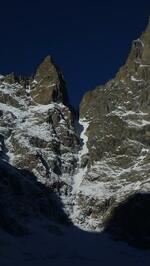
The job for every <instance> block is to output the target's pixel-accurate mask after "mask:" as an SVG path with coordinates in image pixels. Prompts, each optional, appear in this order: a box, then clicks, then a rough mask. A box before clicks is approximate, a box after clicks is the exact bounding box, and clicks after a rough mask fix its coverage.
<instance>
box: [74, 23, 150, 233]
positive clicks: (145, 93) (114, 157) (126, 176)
mask: <svg viewBox="0 0 150 266" xmlns="http://www.w3.org/2000/svg"><path fill="white" fill-rule="evenodd" d="M80 121H81V124H83V126H84V125H86V130H85V132H84V136H83V137H84V139H83V141H85V142H86V152H84V156H81V158H80V165H81V166H82V162H83V161H85V158H86V164H85V165H84V168H83V167H81V166H80V168H79V172H78V174H77V177H78V176H80V173H82V174H81V175H82V177H80V184H79V186H78V189H77V192H76V206H77V207H76V214H77V215H76V220H77V223H80V224H81V226H82V225H83V227H87V228H90V229H94V230H95V229H97V230H98V229H101V228H103V227H105V223H106V221H107V219H109V216H110V215H111V212H112V210H113V208H115V207H116V206H117V205H118V204H119V203H120V202H121V201H122V200H125V199H126V198H127V197H129V196H130V195H132V194H134V193H135V192H137V191H138V192H139V191H142V192H144V191H149V190H150V23H149V24H148V26H147V28H146V31H145V32H144V33H143V34H142V35H141V37H140V38H139V39H137V40H135V41H134V42H133V44H132V47H131V52H130V54H129V57H128V59H127V62H126V63H125V65H124V66H123V67H121V69H120V70H119V72H118V73H117V75H116V77H115V78H114V79H112V80H110V81H109V82H108V83H106V84H105V85H104V86H97V87H96V89H95V90H93V91H89V92H87V93H86V94H85V96H84V97H83V100H82V103H81V106H80ZM84 146H85V145H84Z"/></svg>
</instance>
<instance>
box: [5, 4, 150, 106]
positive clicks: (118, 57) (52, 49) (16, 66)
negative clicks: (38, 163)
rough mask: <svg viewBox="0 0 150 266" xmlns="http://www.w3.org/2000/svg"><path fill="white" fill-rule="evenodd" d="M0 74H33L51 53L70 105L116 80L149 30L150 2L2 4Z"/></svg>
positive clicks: (76, 103) (77, 102)
mask: <svg viewBox="0 0 150 266" xmlns="http://www.w3.org/2000/svg"><path fill="white" fill-rule="evenodd" d="M0 11H1V12H0V34H1V37H0V73H1V74H6V73H9V72H12V71H14V72H15V73H16V74H21V75H30V74H32V73H34V71H35V68H36V66H37V65H38V64H39V63H40V62H41V60H42V59H43V58H44V57H45V56H46V55H48V54H51V55H53V57H54V60H55V62H56V63H57V64H58V65H59V67H60V68H61V69H62V70H63V73H64V76H65V79H66V81H67V85H68V91H69V96H70V100H71V103H72V104H73V105H75V106H77V105H78V104H79V102H80V100H81V97H82V95H83V93H84V92H85V91H87V90H89V89H92V88H94V87H95V86H96V85H98V84H103V83H104V82H106V81H107V80H109V79H110V78H112V77H113V76H114V75H115V73H116V71H117V70H118V68H119V67H120V66H121V65H122V64H123V63H124V62H125V59H126V57H127V54H128V52H129V49H130V45H131V41H132V40H133V39H135V38H137V37H138V36H139V34H140V33H141V32H142V31H143V30H144V29H145V26H146V24H147V21H148V16H149V15H150V1H149V0H142V1H138V0H137V1H135V0H126V1H121V0H120V1H115V0H114V1H113V0H112V1H111V0H109V1H108V0H105V1H104V0H102V1H101V0H97V1H95V0H92V1H91V0H86V1H85V0H80V1H79V0H76V1H74V0H70V1H68V0H64V1H63V0H62V1H61V0H53V1H51V0H49V1H48V0H47V1H45V0H43V1H41V0H36V1H34V0H30V1H29V0H26V1H21V0H20V1H17V0H13V1H2V2H1V4H0Z"/></svg>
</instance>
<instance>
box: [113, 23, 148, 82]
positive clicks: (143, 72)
mask: <svg viewBox="0 0 150 266" xmlns="http://www.w3.org/2000/svg"><path fill="white" fill-rule="evenodd" d="M132 75H134V76H138V78H139V79H143V78H144V79H145V78H146V77H149V75H150V18H149V21H148V25H147V27H146V29H145V31H144V32H143V33H142V34H141V36H140V37H139V38H138V39H137V40H134V41H133V42H132V46H131V51H130V53H129V56H128V59H127V61H126V63H125V65H124V66H123V67H121V69H120V71H119V72H118V74H117V77H118V78H120V79H128V78H129V79H130V78H131V76H132Z"/></svg>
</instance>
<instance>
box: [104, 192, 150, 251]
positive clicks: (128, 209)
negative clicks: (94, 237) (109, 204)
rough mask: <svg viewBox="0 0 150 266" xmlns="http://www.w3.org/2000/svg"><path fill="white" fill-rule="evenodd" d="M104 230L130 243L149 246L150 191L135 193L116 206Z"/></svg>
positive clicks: (115, 237) (146, 247)
mask: <svg viewBox="0 0 150 266" xmlns="http://www.w3.org/2000/svg"><path fill="white" fill-rule="evenodd" d="M105 232H107V233H110V234H111V235H112V236H113V238H114V239H119V240H122V241H126V242H127V243H129V244H130V245H132V246H134V247H137V248H142V249H149V248H150V193H136V194H134V195H132V196H130V197H129V198H128V199H126V200H125V201H124V202H122V203H121V204H120V205H119V206H117V207H116V208H115V209H114V210H113V211H112V214H111V217H110V218H109V220H108V221H107V224H106V228H105Z"/></svg>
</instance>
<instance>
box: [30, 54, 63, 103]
mask: <svg viewBox="0 0 150 266" xmlns="http://www.w3.org/2000/svg"><path fill="white" fill-rule="evenodd" d="M31 95H32V97H33V99H34V101H35V102H37V103H41V104H49V103H51V102H53V101H56V102H63V103H65V104H68V97H67V92H66V85H65V81H64V77H63V75H62V73H61V71H60V70H59V68H58V67H57V66H56V65H55V64H54V61H53V59H52V56H50V55H48V56H47V57H46V58H45V59H44V60H43V61H42V63H41V64H40V65H39V67H38V68H37V70H36V73H35V76H34V81H33V82H32V84H31Z"/></svg>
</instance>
